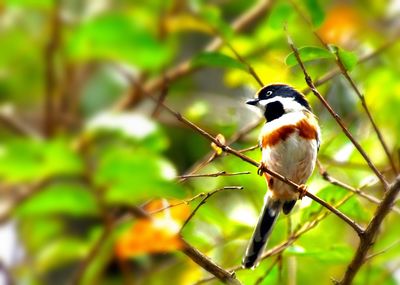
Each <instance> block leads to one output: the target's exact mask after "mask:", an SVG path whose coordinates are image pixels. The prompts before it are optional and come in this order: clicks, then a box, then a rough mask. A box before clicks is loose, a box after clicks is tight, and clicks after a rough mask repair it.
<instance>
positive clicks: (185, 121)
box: [138, 53, 363, 234]
mask: <svg viewBox="0 0 400 285" xmlns="http://www.w3.org/2000/svg"><path fill="white" fill-rule="evenodd" d="M297 56H298V53H297ZM138 86H140V85H138ZM143 91H144V90H143ZM147 97H148V98H150V99H152V100H155V101H157V99H156V98H154V97H153V96H152V95H150V94H147ZM160 106H162V107H163V108H164V109H165V110H166V111H168V113H170V114H171V115H173V116H174V117H175V118H176V119H178V121H180V122H182V123H183V124H185V125H187V126H188V127H190V128H191V129H193V130H194V131H196V132H197V133H199V134H200V135H201V136H203V137H204V138H206V139H207V140H209V141H211V142H213V143H214V144H215V145H216V146H218V147H219V148H221V149H222V150H223V151H224V152H226V153H230V154H233V155H234V156H236V157H238V158H240V159H241V160H243V161H246V162H247V163H250V164H252V165H254V166H256V167H258V168H260V167H262V168H263V172H266V173H268V174H269V175H271V176H273V177H276V178H278V179H279V180H281V181H283V182H285V183H287V184H289V185H291V186H293V190H294V191H297V192H305V196H307V197H309V198H311V199H312V200H314V201H316V202H317V203H319V204H321V205H322V206H324V207H325V208H327V209H329V210H330V211H332V212H333V213H334V214H335V215H336V216H338V217H339V218H340V219H342V220H343V221H345V222H346V223H347V224H348V225H350V226H351V227H352V228H353V229H354V230H355V231H356V232H357V233H358V234H361V233H362V232H363V229H362V228H361V227H360V226H359V225H358V224H357V223H356V222H354V221H353V220H351V219H350V218H349V217H347V216H346V215H345V214H343V213H342V212H340V211H339V210H337V209H335V208H334V207H333V206H331V205H330V204H328V203H326V202H325V201H323V200H322V199H320V198H318V197H317V196H315V195H314V194H312V193H310V192H308V191H304V187H303V186H302V185H298V184H296V183H295V182H293V181H292V180H290V179H288V178H287V177H285V176H283V175H281V174H279V173H277V172H275V171H272V170H270V169H268V168H265V167H264V166H263V165H261V164H259V163H258V162H256V161H255V160H253V159H252V158H250V157H248V156H245V155H244V154H242V153H240V152H239V151H237V150H235V149H233V148H231V147H230V146H228V145H226V144H223V143H222V142H221V141H220V140H218V139H217V138H215V137H213V136H212V135H211V134H209V133H208V132H206V131H205V130H203V129H202V128H200V127H199V126H197V125H196V124H194V123H192V122H191V121H189V120H188V119H186V118H185V117H183V116H182V115H181V114H180V113H178V112H175V111H174V110H172V109H171V108H170V107H168V106H167V105H166V104H164V103H163V102H160Z"/></svg>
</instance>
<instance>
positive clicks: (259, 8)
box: [113, 0, 274, 111]
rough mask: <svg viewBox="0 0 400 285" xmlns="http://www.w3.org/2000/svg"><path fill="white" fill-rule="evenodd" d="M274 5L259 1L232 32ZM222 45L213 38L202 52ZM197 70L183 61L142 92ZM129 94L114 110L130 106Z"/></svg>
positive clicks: (270, 2)
mask: <svg viewBox="0 0 400 285" xmlns="http://www.w3.org/2000/svg"><path fill="white" fill-rule="evenodd" d="M273 3H274V0H259V1H257V3H256V4H255V5H254V6H253V7H251V8H250V9H249V10H248V11H247V12H245V13H243V14H241V15H240V16H239V17H238V18H237V19H236V20H234V21H233V22H232V24H231V27H232V30H233V31H234V32H241V31H243V30H245V29H246V28H248V27H249V26H251V25H252V24H254V23H255V22H256V21H258V20H259V19H261V18H262V17H264V16H265V14H266V13H267V12H268V11H269V10H270V8H271V7H272V5H273ZM222 44H223V41H222V40H221V38H220V37H215V38H214V39H212V40H211V42H210V43H209V44H208V45H207V46H206V47H205V48H204V51H207V52H210V51H216V50H218V49H219V48H220V47H221V46H222ZM195 70H197V68H195V67H194V66H193V65H192V64H191V59H188V60H186V61H183V62H182V63H180V64H178V65H177V66H175V67H173V68H171V69H169V70H167V71H166V72H165V73H164V75H163V76H160V77H157V78H155V79H153V80H151V81H149V82H147V83H146V84H145V86H144V88H143V89H144V90H145V91H146V92H147V93H150V94H151V93H153V92H155V91H157V90H160V89H161V88H162V86H163V85H164V82H165V79H167V80H168V82H169V83H171V82H173V81H176V80H178V79H179V78H182V77H183V76H186V75H188V74H190V73H192V72H194V71H195ZM129 97H130V94H128V95H127V96H125V97H123V98H122V99H121V100H120V101H118V102H117V103H116V104H115V105H114V108H113V109H114V110H119V111H120V110H124V109H127V108H129V107H131V106H130V104H128V103H129V102H130V100H129Z"/></svg>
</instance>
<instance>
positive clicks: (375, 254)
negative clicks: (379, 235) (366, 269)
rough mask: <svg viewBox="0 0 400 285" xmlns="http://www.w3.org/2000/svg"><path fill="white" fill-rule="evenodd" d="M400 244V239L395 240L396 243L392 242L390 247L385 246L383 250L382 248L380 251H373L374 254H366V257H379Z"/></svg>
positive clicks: (366, 258) (368, 258) (367, 258)
mask: <svg viewBox="0 0 400 285" xmlns="http://www.w3.org/2000/svg"><path fill="white" fill-rule="evenodd" d="M398 245H400V240H398V241H395V242H394V243H392V244H391V245H389V246H388V247H386V248H384V249H382V250H380V251H378V252H375V253H372V254H370V255H368V256H366V257H365V261H369V260H370V259H372V258H374V257H377V256H378V255H381V254H384V253H386V252H388V251H389V250H391V249H393V248H394V247H396V246H398Z"/></svg>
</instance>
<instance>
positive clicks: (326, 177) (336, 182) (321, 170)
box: [317, 161, 400, 214]
mask: <svg viewBox="0 0 400 285" xmlns="http://www.w3.org/2000/svg"><path fill="white" fill-rule="evenodd" d="M317 165H318V168H319V173H320V174H321V176H322V178H323V179H324V180H326V181H327V182H329V183H331V184H332V185H336V186H339V187H341V188H343V189H346V190H349V191H351V192H353V193H355V194H357V195H358V196H360V197H363V198H365V199H366V200H368V201H370V202H372V203H375V204H380V203H381V200H380V199H378V198H376V197H374V196H371V195H368V194H366V193H364V192H362V191H361V190H360V189H359V188H354V187H352V186H350V185H347V184H346V183H344V182H342V181H339V180H337V179H336V178H333V177H332V176H331V175H330V174H329V173H328V172H327V171H326V169H325V168H324V167H323V166H322V164H321V163H320V162H319V161H317ZM392 211H393V212H395V213H397V214H400V209H399V208H398V207H396V206H393V207H392Z"/></svg>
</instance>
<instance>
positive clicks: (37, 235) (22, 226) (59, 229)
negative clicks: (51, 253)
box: [18, 216, 65, 254]
mask: <svg viewBox="0 0 400 285" xmlns="http://www.w3.org/2000/svg"><path fill="white" fill-rule="evenodd" d="M18 230H19V235H20V237H21V240H22V242H23V244H24V247H25V249H26V250H27V251H28V252H29V253H32V254H35V252H37V251H38V250H39V249H40V248H42V247H44V246H46V245H47V244H48V243H49V242H50V241H52V240H54V239H57V238H60V237H61V236H62V235H63V234H64V232H65V225H64V222H63V221H62V219H60V218H59V217H56V216H51V217H50V216H46V217H44V216H30V217H24V218H21V219H19V220H18Z"/></svg>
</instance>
